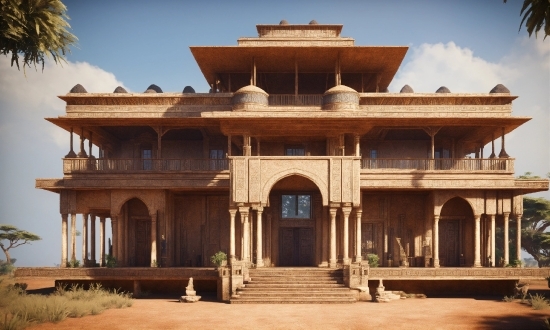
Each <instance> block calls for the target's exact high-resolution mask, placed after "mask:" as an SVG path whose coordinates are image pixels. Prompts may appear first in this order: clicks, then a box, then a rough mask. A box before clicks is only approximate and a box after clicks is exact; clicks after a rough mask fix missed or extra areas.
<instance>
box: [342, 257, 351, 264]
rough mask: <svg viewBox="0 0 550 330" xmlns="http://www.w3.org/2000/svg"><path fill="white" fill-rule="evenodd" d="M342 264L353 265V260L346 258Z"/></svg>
mask: <svg viewBox="0 0 550 330" xmlns="http://www.w3.org/2000/svg"><path fill="white" fill-rule="evenodd" d="M342 264H343V265H350V264H351V259H350V258H344V259H343V260H342Z"/></svg>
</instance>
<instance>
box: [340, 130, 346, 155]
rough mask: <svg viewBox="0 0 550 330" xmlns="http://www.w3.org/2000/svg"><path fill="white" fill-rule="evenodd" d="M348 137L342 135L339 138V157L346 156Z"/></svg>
mask: <svg viewBox="0 0 550 330" xmlns="http://www.w3.org/2000/svg"><path fill="white" fill-rule="evenodd" d="M345 138H346V136H345V135H344V134H340V135H339V136H338V148H339V149H340V151H339V153H338V156H345V155H346V140H345Z"/></svg>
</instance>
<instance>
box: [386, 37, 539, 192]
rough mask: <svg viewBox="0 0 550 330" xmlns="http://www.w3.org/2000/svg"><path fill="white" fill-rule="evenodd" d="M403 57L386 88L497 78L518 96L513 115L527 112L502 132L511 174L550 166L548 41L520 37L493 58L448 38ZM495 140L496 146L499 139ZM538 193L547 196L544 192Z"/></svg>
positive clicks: (462, 89)
mask: <svg viewBox="0 0 550 330" xmlns="http://www.w3.org/2000/svg"><path fill="white" fill-rule="evenodd" d="M407 60H408V61H407V62H406V63H405V64H404V65H403V66H402V67H401V70H400V71H399V72H398V73H397V75H396V77H395V79H394V80H393V82H392V84H391V86H390V91H391V92H399V90H400V89H401V87H403V86H404V85H405V84H408V85H410V86H411V87H412V88H413V89H414V91H415V92H417V93H433V92H435V91H436V90H437V89H438V88H439V87H440V86H446V87H448V88H449V89H450V90H451V92H453V93H488V92H489V91H490V90H491V89H492V88H493V87H494V86H495V85H496V84H498V83H502V84H504V85H505V86H506V87H508V89H509V90H510V92H511V94H512V95H517V96H519V98H518V99H516V100H515V101H514V102H513V115H514V116H521V117H532V118H533V119H532V120H530V121H529V122H527V123H526V124H524V125H522V126H521V127H519V128H518V129H516V130H515V131H513V132H512V133H511V134H508V136H507V137H506V150H507V152H508V154H510V155H511V156H512V157H514V158H516V163H515V169H516V174H522V173H524V172H527V171H530V172H533V173H534V174H537V175H541V176H544V175H546V173H548V172H550V43H548V42H543V41H542V39H535V38H527V37H525V38H520V39H518V40H517V41H516V43H515V44H514V45H513V47H512V49H511V51H510V52H509V53H508V54H503V57H502V58H501V59H500V60H499V61H498V62H496V63H493V62H489V61H486V60H484V59H482V58H480V57H477V56H475V55H474V53H473V52H472V51H471V50H470V49H468V48H462V47H460V46H458V45H456V44H455V43H453V42H449V43H447V44H442V43H439V44H422V45H420V46H419V47H415V48H413V49H412V55H410V57H409V58H408V59H407ZM496 145H497V146H496V147H498V148H500V141H499V140H497V141H496ZM497 150H498V149H497ZM487 151H488V147H486V149H485V152H487ZM497 152H498V151H497ZM489 153H490V151H489ZM543 195H544V196H546V197H547V198H548V197H550V193H548V192H547V193H544V194H543Z"/></svg>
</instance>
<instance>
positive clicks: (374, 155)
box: [370, 149, 378, 159]
mask: <svg viewBox="0 0 550 330" xmlns="http://www.w3.org/2000/svg"><path fill="white" fill-rule="evenodd" d="M370 158H372V159H376V158H378V150H376V149H371V151H370Z"/></svg>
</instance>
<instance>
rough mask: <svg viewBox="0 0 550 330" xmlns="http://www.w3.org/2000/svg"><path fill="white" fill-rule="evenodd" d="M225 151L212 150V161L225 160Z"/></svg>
mask: <svg viewBox="0 0 550 330" xmlns="http://www.w3.org/2000/svg"><path fill="white" fill-rule="evenodd" d="M223 158H224V155H223V150H221V149H211V150H210V159H223Z"/></svg>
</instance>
